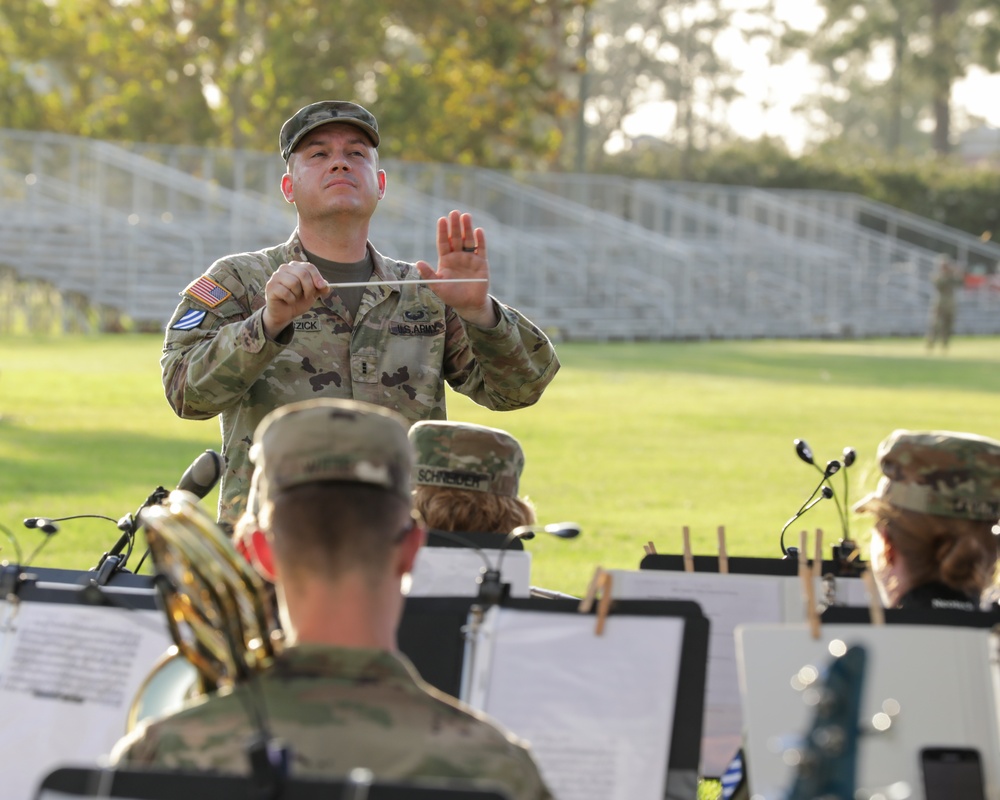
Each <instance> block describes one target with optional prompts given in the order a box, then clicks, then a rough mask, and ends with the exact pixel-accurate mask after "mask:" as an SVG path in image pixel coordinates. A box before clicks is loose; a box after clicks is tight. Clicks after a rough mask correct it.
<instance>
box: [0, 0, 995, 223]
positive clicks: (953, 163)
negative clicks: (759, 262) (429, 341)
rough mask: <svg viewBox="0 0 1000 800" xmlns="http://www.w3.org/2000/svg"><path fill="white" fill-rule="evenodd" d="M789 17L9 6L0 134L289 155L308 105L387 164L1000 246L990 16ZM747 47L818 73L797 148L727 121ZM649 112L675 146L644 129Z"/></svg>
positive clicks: (481, 8)
mask: <svg viewBox="0 0 1000 800" xmlns="http://www.w3.org/2000/svg"><path fill="white" fill-rule="evenodd" d="M777 2H778V0H446V1H444V2H442V0H407V2H400V0H395V1H390V0H339V2H336V3H329V2H319V0H282V2H280V3H278V2H274V0H270V1H269V0H4V2H3V4H2V5H0V125H3V126H4V127H8V128H17V129H26V130H46V131H56V132H63V133H67V134H73V135H79V136H87V137H93V138H99V139H110V140H127V141H141V142H157V143H169V144H192V145H207V146H215V147H233V148H248V149H254V150H273V149H276V140H277V130H278V127H279V126H280V122H281V121H282V120H284V119H286V118H287V117H288V116H290V115H291V114H292V113H293V112H294V111H295V110H296V109H298V108H299V107H301V106H302V105H305V104H306V103H308V102H312V101H314V100H316V99H318V98H325V97H340V98H353V99H355V100H357V101H358V102H361V103H363V104H365V105H368V106H369V107H371V108H372V109H373V110H374V111H375V112H376V113H377V115H378V117H379V121H380V125H381V127H382V129H383V130H384V132H385V137H384V139H383V142H384V143H383V145H382V147H381V151H382V153H383V156H385V157H394V158H403V159H407V160H415V161H435V162H446V163H461V164H469V165H476V166H481V167H489V168H496V169H527V170H563V171H575V172H604V173H615V174H626V175H636V176H642V177H647V178H652V179H681V180H695V181H712V182H718V183H733V184H741V185H755V186H761V187H787V188H803V187H808V188H814V189H831V190H844V191H852V192H859V193H861V194H864V195H867V196H869V197H872V198H874V199H877V200H882V201H884V202H888V203H891V204H893V205H896V206H899V207H901V208H904V209H906V210H909V211H913V212H914V213H917V214H921V215H923V216H927V217H930V218H932V219H935V220H938V221H941V222H944V223H946V224H949V225H953V226H955V227H958V228H961V229H963V230H966V231H968V232H971V233H974V234H977V235H981V234H984V233H986V234H989V235H992V234H1000V231H997V230H996V228H997V220H996V216H997V211H996V209H997V208H1000V190H998V189H997V188H996V185H997V184H998V182H997V181H996V180H995V177H996V169H997V161H996V158H994V160H993V161H989V162H986V163H985V164H984V163H983V162H979V163H977V164H970V163H969V161H968V160H967V159H962V158H961V157H959V156H958V155H956V154H955V153H954V152H953V151H954V149H955V143H956V141H957V138H958V135H959V134H960V133H962V132H963V131H968V130H970V129H973V128H976V127H984V126H983V125H982V123H983V120H977V119H975V118H974V117H972V116H970V115H969V114H968V113H966V112H965V111H964V110H962V109H961V108H956V107H955V103H954V102H953V87H954V85H955V83H956V81H959V80H960V79H962V78H963V77H965V76H966V75H968V74H969V73H970V71H972V70H979V71H981V72H986V73H992V72H997V71H1000V64H998V60H997V58H998V51H1000V6H998V4H997V3H996V0H864V1H863V2H862V1H861V0H815V2H816V4H817V6H818V7H819V9H820V10H821V11H822V20H823V21H822V22H820V23H819V24H818V26H814V27H813V28H811V29H808V30H807V29H799V28H795V27H793V26H792V25H791V24H790V23H789V22H788V21H787V19H788V18H787V16H785V17H783V16H782V15H781V14H778V13H776V7H775V6H776V3H777ZM737 43H740V44H742V45H744V46H749V47H751V48H753V50H754V52H755V53H757V54H758V56H759V57H760V58H763V59H765V60H766V61H767V63H769V64H774V65H780V64H792V63H796V64H798V63H805V64H808V65H809V68H810V69H813V70H816V71H817V74H818V75H821V76H822V78H821V80H819V81H818V82H817V85H816V90H815V93H814V94H813V95H811V96H809V97H806V98H805V99H803V101H802V102H801V103H800V105H799V108H798V113H799V114H800V116H801V118H802V119H804V120H806V122H807V123H808V136H807V137H806V141H805V143H804V146H803V147H801V148H798V149H796V151H795V152H794V153H793V152H790V151H789V148H788V144H787V142H786V141H785V140H783V139H782V138H780V137H771V138H768V137H766V136H765V137H763V138H760V137H758V138H754V139H750V138H748V137H747V135H746V132H745V131H742V130H740V126H739V124H737V123H734V122H733V120H734V116H733V114H732V113H730V112H731V111H732V109H733V108H734V107H735V106H736V104H739V103H741V102H742V103H744V104H745V103H746V102H747V101H748V86H747V83H746V80H745V76H744V75H743V74H742V71H741V68H740V66H739V64H738V63H737V61H738V59H736V58H735V56H734V54H735V52H736V44H737ZM796 59H798V61H796ZM803 59H805V60H804V61H803ZM651 102H652V103H655V104H658V105H657V106H656V107H657V108H658V109H660V111H659V113H661V114H662V126H658V129H660V130H661V132H660V133H658V134H657V135H656V136H650V135H641V136H640V135H630V133H629V130H630V128H629V119H630V117H632V116H633V115H634V114H636V112H637V111H639V110H641V109H642V108H643V106H646V107H648V106H649V104H650V103H651ZM760 102H762V103H763V104H764V106H766V105H767V104H768V103H769V102H773V98H772V100H770V101H769V100H766V99H765V100H764V101H760ZM766 110H767V109H766V108H764V109H763V111H765V112H766ZM997 153H1000V145H998V147H997Z"/></svg>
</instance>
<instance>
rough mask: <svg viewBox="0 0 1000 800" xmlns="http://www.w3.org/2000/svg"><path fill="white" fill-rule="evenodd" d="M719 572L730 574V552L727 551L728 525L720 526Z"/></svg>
mask: <svg viewBox="0 0 1000 800" xmlns="http://www.w3.org/2000/svg"><path fill="white" fill-rule="evenodd" d="M719 574H720V575H728V574H729V554H728V553H727V552H726V526H725V525H720V526H719Z"/></svg>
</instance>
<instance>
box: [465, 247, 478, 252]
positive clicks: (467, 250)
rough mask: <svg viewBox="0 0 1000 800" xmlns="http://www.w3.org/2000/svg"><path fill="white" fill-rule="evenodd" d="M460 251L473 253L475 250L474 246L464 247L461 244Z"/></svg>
mask: <svg viewBox="0 0 1000 800" xmlns="http://www.w3.org/2000/svg"><path fill="white" fill-rule="evenodd" d="M462 252H463V253H475V252H476V248H475V247H464V246H463V247H462Z"/></svg>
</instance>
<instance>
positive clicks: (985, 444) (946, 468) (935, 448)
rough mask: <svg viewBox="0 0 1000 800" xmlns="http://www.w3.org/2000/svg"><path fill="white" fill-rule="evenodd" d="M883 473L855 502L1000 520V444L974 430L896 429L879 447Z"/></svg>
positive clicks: (862, 505)
mask: <svg viewBox="0 0 1000 800" xmlns="http://www.w3.org/2000/svg"><path fill="white" fill-rule="evenodd" d="M878 460H879V466H880V467H881V469H882V473H883V476H882V478H881V480H880V481H879V484H878V488H877V489H876V490H875V491H874V492H872V493H871V494H869V495H868V496H867V497H865V498H864V499H863V500H861V501H860V502H859V503H857V505H855V506H854V510H855V511H858V512H863V511H866V510H868V505H869V503H871V502H872V501H874V500H883V501H885V502H887V503H889V504H890V505H893V506H895V507H896V508H901V509H905V510H908V511H918V512H921V513H924V514H937V515H939V516H943V517H955V518H959V519H971V520H989V521H994V522H995V521H996V520H997V519H998V518H1000V442H998V441H996V440H995V439H987V438H986V437H983V436H976V435H974V434H971V433H953V432H951V431H906V430H897V431H894V432H893V433H892V434H891V435H890V436H889V437H888V438H887V439H885V441H883V442H882V444H880V445H879V448H878Z"/></svg>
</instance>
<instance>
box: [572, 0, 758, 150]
mask: <svg viewBox="0 0 1000 800" xmlns="http://www.w3.org/2000/svg"><path fill="white" fill-rule="evenodd" d="M770 6H771V4H770V2H766V0H761V1H760V2H758V3H756V4H751V6H750V7H748V8H746V9H744V10H743V11H742V12H737V10H736V9H735V8H734V7H733V6H732V5H731V4H730V3H728V2H726V0H666V1H665V0H597V2H596V3H595V5H594V7H593V9H592V11H591V14H590V20H589V29H590V31H592V35H593V46H592V47H591V48H590V59H589V64H588V69H589V71H590V82H589V85H590V89H589V96H588V97H587V109H586V111H587V115H586V116H587V121H588V124H589V127H588V137H589V139H590V141H591V145H590V147H589V148H588V151H589V152H588V155H589V158H590V160H591V162H592V163H593V165H594V166H596V167H598V168H599V167H600V164H601V162H602V161H603V160H605V155H604V151H605V149H606V146H607V145H608V143H609V142H611V141H613V140H615V139H618V140H620V141H625V142H626V144H628V138H629V137H628V136H627V134H625V132H624V127H625V121H626V119H627V118H628V117H629V115H631V114H632V113H634V112H635V111H636V109H637V108H638V107H640V106H641V105H643V104H644V103H649V102H661V103H664V104H665V106H666V108H668V109H669V111H668V113H667V114H665V116H664V120H663V130H664V136H663V138H664V139H665V140H666V141H668V142H670V143H671V144H672V145H673V146H674V147H676V148H678V149H679V150H680V151H681V153H682V154H684V155H683V159H684V161H685V162H687V161H689V160H690V155H691V154H692V153H693V152H694V151H695V150H697V149H700V148H705V147H708V146H710V145H714V144H718V143H720V142H724V141H730V140H732V139H733V138H734V136H735V134H734V132H733V131H732V130H731V128H730V126H729V124H728V122H727V120H726V112H727V109H728V107H729V105H730V104H731V103H732V101H733V100H734V99H736V98H737V97H738V96H740V91H739V89H738V88H737V80H738V77H739V73H738V71H737V70H736V68H735V67H734V65H733V64H732V62H731V60H730V57H729V55H728V54H727V52H726V47H725V41H726V36H724V35H723V34H726V35H734V34H736V35H742V36H743V37H744V38H748V39H749V38H757V37H759V38H761V39H763V40H770V38H771V31H770V30H769V28H768V26H767V25H765V24H762V23H761V20H762V19H763V17H762V16H761V15H762V14H765V13H766V12H767V10H768V9H769V8H770ZM738 16H739V18H740V19H739V21H740V22H742V23H743V24H742V25H741V26H739V30H738V31H737V26H736V22H737V17H738Z"/></svg>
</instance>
